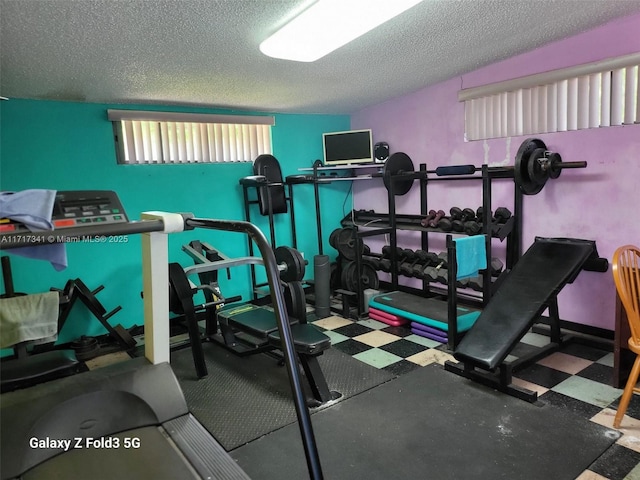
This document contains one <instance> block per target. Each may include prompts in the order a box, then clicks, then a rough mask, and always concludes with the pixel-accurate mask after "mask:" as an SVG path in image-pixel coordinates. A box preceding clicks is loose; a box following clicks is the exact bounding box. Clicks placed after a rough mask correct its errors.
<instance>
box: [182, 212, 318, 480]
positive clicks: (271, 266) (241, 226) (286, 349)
mask: <svg viewBox="0 0 640 480" xmlns="http://www.w3.org/2000/svg"><path fill="white" fill-rule="evenodd" d="M185 227H191V228H195V227H199V228H208V229H211V230H224V231H228V232H240V233H246V234H247V235H249V237H251V239H252V240H253V241H254V242H256V245H257V246H258V249H259V250H260V254H261V255H262V259H263V261H264V268H265V270H266V272H267V281H268V282H269V288H270V289H271V298H272V300H273V302H274V312H275V315H276V320H277V321H278V331H279V332H280V338H282V341H283V346H282V347H283V348H282V353H283V354H284V360H285V364H286V366H287V371H288V373H289V383H290V385H291V390H292V393H293V401H294V404H295V408H296V413H297V415H298V426H299V427H300V434H301V435H302V443H303V446H304V452H305V456H306V459H307V467H308V469H309V475H310V476H311V478H312V479H314V480H315V479H321V478H323V475H322V467H321V466H320V457H319V456H318V448H317V445H316V441H315V437H314V434H313V427H312V425H311V415H310V414H309V410H308V409H307V404H306V400H305V397H304V392H303V390H302V384H301V383H300V375H299V371H298V365H297V360H296V358H297V357H296V352H295V348H294V345H293V338H292V336H291V328H290V326H289V318H288V315H287V308H286V306H285V301H284V296H283V293H282V288H281V286H280V272H279V271H278V264H277V262H276V257H275V255H274V253H273V249H272V248H271V247H270V246H269V243H268V242H267V239H266V238H265V236H264V234H263V233H262V232H261V231H260V229H258V228H257V227H256V226H255V225H253V224H251V223H249V222H239V221H233V220H212V219H203V218H190V219H187V220H185Z"/></svg>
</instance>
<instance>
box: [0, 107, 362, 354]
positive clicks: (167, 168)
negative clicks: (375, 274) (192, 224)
mask: <svg viewBox="0 0 640 480" xmlns="http://www.w3.org/2000/svg"><path fill="white" fill-rule="evenodd" d="M108 108H121V109H122V108H131V109H138V110H139V109H149V110H163V111H182V112H198V113H234V114H238V113H240V112H234V111H230V110H226V111H225V110H207V109H199V108H182V107H181V108H177V107H169V106H166V107H164V106H163V107H157V106H154V107H149V106H142V105H104V104H87V103H71V102H54V101H38V100H21V99H11V100H9V101H3V102H0V189H2V190H9V191H19V190H23V189H27V188H46V189H55V190H90V189H98V190H115V191H116V192H117V193H118V195H119V196H120V200H121V202H122V204H123V206H124V208H125V210H126V212H127V214H128V215H129V218H130V219H132V220H137V219H139V218H140V213H141V212H143V211H147V210H164V211H169V212H193V213H194V214H195V215H196V216H198V217H207V218H220V219H236V220H238V219H240V220H242V219H244V207H243V200H242V189H241V187H240V186H239V184H238V179H239V178H241V177H243V176H247V175H251V174H252V165H251V164H250V163H234V164H214V165H118V164H117V163H116V157H115V149H114V143H113V132H112V126H111V123H110V122H109V121H108V120H107V113H106V110H107V109H108ZM256 113H263V112H256ZM275 117H276V125H275V126H274V127H273V130H272V139H273V154H274V156H275V157H276V158H277V159H278V160H279V161H280V164H281V168H282V171H283V175H285V176H286V175H292V174H296V173H299V172H298V168H301V167H310V166H311V164H312V163H313V161H314V160H315V159H317V158H321V157H322V140H321V138H322V137H321V134H322V133H323V132H328V131H338V130H347V129H348V128H349V126H350V119H349V117H348V116H341V115H281V114H276V115H275ZM347 183H348V182H335V184H330V185H326V186H322V187H321V202H322V222H323V228H324V230H323V236H324V237H325V238H324V245H325V247H324V248H325V253H329V254H330V255H334V254H335V251H333V250H332V249H331V248H330V247H329V246H328V243H327V241H326V240H327V239H328V237H329V233H330V232H331V230H333V229H334V228H336V227H337V226H338V222H339V220H340V219H341V218H342V217H343V205H345V202H346V205H345V208H347V209H349V208H350V205H351V199H350V191H349V185H347ZM294 188H295V190H294V198H295V208H296V210H295V212H296V229H297V237H298V248H299V250H301V251H302V252H304V254H305V257H306V258H307V259H309V261H310V267H308V268H307V275H306V278H312V276H313V259H312V257H313V255H315V254H317V251H318V246H317V236H316V235H317V234H316V231H317V230H316V224H315V210H314V196H313V187H312V186H311V185H299V186H296V187H294ZM279 217H281V218H278V219H277V221H276V232H277V243H278V244H291V241H290V240H291V236H290V231H291V230H290V227H289V220H288V216H286V215H280V216H279ZM283 217H284V218H283ZM252 221H253V222H254V223H255V224H257V225H258V226H259V227H260V228H261V229H262V230H263V232H265V235H267V237H268V234H269V228H268V221H267V219H266V217H261V216H260V215H259V214H258V211H257V207H253V209H252ZM195 238H198V239H201V240H203V241H207V242H209V243H211V244H212V245H213V246H214V247H216V248H218V249H219V250H220V251H222V252H224V253H225V254H226V255H228V256H231V257H235V256H244V255H247V253H248V248H247V241H246V237H244V236H243V235H241V234H236V233H226V232H213V231H205V230H197V231H192V232H184V233H180V234H175V235H171V236H170V248H169V255H170V260H171V261H178V262H180V263H181V264H182V265H183V266H187V265H189V264H190V263H191V260H190V259H189V258H188V257H187V256H186V255H185V254H184V253H182V252H181V246H182V245H183V244H185V243H188V242H189V241H190V240H192V239H195ZM140 252H141V244H140V237H139V236H138V235H131V236H129V237H128V242H127V243H125V244H100V245H95V244H84V243H78V244H69V245H67V255H68V261H69V266H68V268H67V269H65V270H63V271H62V272H56V271H55V270H54V269H53V267H52V266H51V265H50V264H48V263H46V262H42V261H36V260H31V259H26V258H22V257H18V256H16V255H10V256H11V261H12V270H13V275H14V284H15V288H16V290H17V291H20V292H26V293H37V292H43V291H47V290H49V288H50V287H57V288H62V287H63V286H64V284H65V283H66V281H67V280H69V279H74V278H81V279H82V280H83V281H84V282H85V283H86V284H87V285H88V286H89V287H90V288H96V287H97V286H98V285H104V286H105V289H104V290H103V291H102V292H100V293H99V294H98V299H99V300H100V301H101V302H102V303H103V305H104V306H105V308H106V309H107V310H108V311H109V310H110V309H112V308H114V307H116V306H117V305H121V306H122V311H120V312H119V313H117V314H116V315H115V316H114V317H112V319H111V323H112V324H117V323H120V324H122V325H123V326H124V327H126V328H129V327H131V326H133V325H141V324H142V300H141V298H140V291H141V290H142V274H141V254H140ZM5 253H7V252H3V253H2V254H3V255H4V254H5ZM231 273H232V278H231V281H226V279H223V280H222V281H221V287H222V289H223V293H224V294H225V295H229V296H231V295H238V294H240V295H243V297H244V298H245V299H249V295H250V280H249V275H248V267H240V268H236V269H234V270H232V272H231ZM221 277H225V275H222V276H221ZM2 291H4V286H3V290H2ZM103 333H105V330H104V329H103V327H102V326H101V325H100V324H99V322H98V321H97V320H95V319H93V317H91V315H90V313H89V312H88V311H87V310H86V309H85V307H84V306H83V305H80V304H77V305H76V306H75V307H74V312H73V313H72V315H71V316H70V318H69V320H68V322H67V325H65V328H64V330H63V332H62V334H61V335H60V338H59V342H67V341H70V340H73V339H75V338H78V337H79V336H80V335H100V334H103Z"/></svg>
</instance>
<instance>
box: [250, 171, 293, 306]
mask: <svg viewBox="0 0 640 480" xmlns="http://www.w3.org/2000/svg"><path fill="white" fill-rule="evenodd" d="M241 185H242V198H243V200H244V218H245V220H246V221H247V222H249V223H251V205H257V204H258V203H259V201H258V200H257V199H256V200H250V199H249V189H250V188H255V189H256V191H257V190H258V189H259V188H265V189H266V191H267V210H268V215H267V217H268V219H269V238H270V240H271V247H272V248H274V249H275V248H276V246H277V245H276V232H275V224H274V213H273V208H272V205H271V188H270V187H277V186H282V187H284V186H286V187H287V188H286V190H285V202H287V203H288V208H289V221H290V223H291V242H292V246H293V248H296V249H297V248H298V240H297V235H296V218H295V211H294V206H293V203H294V202H293V188H291V187H292V186H291V184H289V183H287V182H286V181H285V182H257V183H256V184H255V185H249V184H247V183H245V182H241ZM248 243H249V255H250V256H253V255H254V247H253V242H252V241H251V239H249V242H248ZM250 269H251V287H252V292H253V299H254V300H257V299H258V297H259V295H258V288H260V287H264V286H265V285H266V284H264V283H263V284H258V283H257V282H256V268H255V265H251V268H250Z"/></svg>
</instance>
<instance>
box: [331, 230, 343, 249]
mask: <svg viewBox="0 0 640 480" xmlns="http://www.w3.org/2000/svg"><path fill="white" fill-rule="evenodd" d="M340 230H342V229H341V228H336V229H335V230H334V231H333V232H331V235H329V245H331V246H332V247H333V248H336V238H338V235H339V234H340ZM336 250H337V248H336Z"/></svg>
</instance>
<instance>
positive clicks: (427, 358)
mask: <svg viewBox="0 0 640 480" xmlns="http://www.w3.org/2000/svg"><path fill="white" fill-rule="evenodd" d="M309 320H310V321H312V320H311V319H309ZM313 324H314V325H316V326H317V327H318V328H320V329H321V330H323V331H324V333H325V334H327V335H328V336H329V337H330V338H331V341H332V344H333V348H336V349H338V350H341V351H342V352H344V353H347V354H349V355H351V356H353V357H354V358H357V359H358V360H360V361H362V362H365V363H367V364H369V365H372V366H374V367H376V368H381V369H384V370H387V371H389V372H391V373H393V374H396V375H402V374H404V373H407V372H410V371H411V370H413V369H416V368H421V367H423V366H425V365H428V364H431V363H438V364H441V365H443V364H444V362H445V361H446V360H454V359H453V357H452V356H451V355H450V354H449V353H447V348H446V345H443V344H441V343H438V342H436V341H434V340H430V339H427V338H424V337H420V336H418V335H415V334H412V333H411V331H410V330H409V329H408V328H405V327H391V326H389V325H386V324H384V323H381V322H378V321H376V320H370V319H366V320H359V321H357V322H356V321H352V320H348V319H345V318H342V317H338V316H331V317H327V318H323V319H321V320H315V321H313ZM548 342H549V340H548V338H547V337H545V336H544V335H539V334H536V333H528V334H526V335H525V337H524V338H523V340H522V342H521V343H520V344H519V345H518V346H517V347H516V348H515V349H514V351H513V356H514V357H518V356H522V355H523V354H525V353H526V352H527V351H528V350H531V349H533V348H535V347H539V346H541V345H543V344H546V343H548ZM508 360H509V357H507V361H508ZM452 375H453V374H452ZM612 378H613V353H611V352H608V351H605V350H600V349H598V348H594V347H589V346H584V345H581V344H577V343H568V344H567V345H566V346H565V347H563V349H562V350H561V351H560V352H556V353H553V354H551V355H549V356H547V357H545V358H543V359H542V360H540V361H539V362H537V363H535V364H533V365H531V366H530V367H528V368H526V369H523V370H520V371H518V372H517V374H516V375H514V380H513V381H514V383H516V384H518V385H520V386H523V387H525V388H528V389H529V390H534V391H537V392H538V395H539V397H538V398H539V401H541V402H544V403H547V404H551V405H554V406H556V407H559V408H565V409H567V410H570V411H572V412H574V413H575V414H578V415H581V416H583V417H584V418H586V419H589V420H591V421H592V422H596V423H599V424H601V425H604V426H606V427H609V428H613V417H614V415H615V412H616V408H617V406H618V400H619V398H620V396H621V395H622V390H621V389H616V388H613V387H611V386H610V384H611V379H612ZM620 432H621V433H623V436H622V437H620V439H619V440H618V441H617V443H615V444H614V445H613V446H612V447H611V448H609V449H608V450H607V451H606V452H605V453H604V454H603V455H602V456H601V457H600V458H598V460H596V461H595V462H594V463H593V464H592V465H591V466H590V467H589V470H586V471H585V472H584V473H583V474H582V475H580V477H578V480H623V479H624V480H640V395H635V394H634V396H633V399H632V400H631V404H630V405H629V408H628V410H627V415H626V416H625V418H624V419H623V421H622V425H621V428H620Z"/></svg>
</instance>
